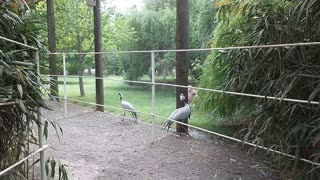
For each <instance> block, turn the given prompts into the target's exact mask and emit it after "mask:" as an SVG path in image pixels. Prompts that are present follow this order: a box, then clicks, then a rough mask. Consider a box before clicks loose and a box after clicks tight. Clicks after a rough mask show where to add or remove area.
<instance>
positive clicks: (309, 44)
mask: <svg viewBox="0 0 320 180" xmlns="http://www.w3.org/2000/svg"><path fill="white" fill-rule="evenodd" d="M314 45H320V42H306V43H288V44H270V45H258V46H234V47H233V46H231V47H217V48H199V49H176V50H142V51H107V52H82V53H78V52H70V53H62V52H55V53H48V54H125V53H151V52H154V53H156V52H193V51H213V50H217V51H219V50H233V49H257V48H276V47H292V46H314Z"/></svg>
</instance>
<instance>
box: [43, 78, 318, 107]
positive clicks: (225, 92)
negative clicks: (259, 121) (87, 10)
mask: <svg viewBox="0 0 320 180" xmlns="http://www.w3.org/2000/svg"><path fill="white" fill-rule="evenodd" d="M47 76H49V75H47ZM58 76H61V77H63V76H62V75H58ZM68 77H73V78H79V77H83V78H84V77H86V78H95V79H102V80H111V81H122V82H130V83H137V84H149V85H152V84H153V83H152V82H144V81H130V80H118V79H110V78H99V77H88V76H75V75H74V76H68ZM154 84H155V85H160V86H171V87H181V88H189V87H188V86H183V85H176V84H168V83H157V82H156V83H154ZM192 88H193V89H196V90H203V91H210V92H216V93H223V94H230V95H236V96H246V97H255V98H260V99H270V100H277V101H280V102H281V101H287V102H296V103H304V104H314V105H319V104H320V103H319V102H318V101H308V100H302V99H293V98H279V97H274V96H263V95H257V94H249V93H240V92H234V91H225V90H218V89H208V88H201V87H192Z"/></svg>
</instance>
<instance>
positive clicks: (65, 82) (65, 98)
mask: <svg viewBox="0 0 320 180" xmlns="http://www.w3.org/2000/svg"><path fill="white" fill-rule="evenodd" d="M62 60H63V89H64V91H63V94H64V118H67V117H68V104H67V103H68V101H67V68H66V54H65V53H63V54H62Z"/></svg>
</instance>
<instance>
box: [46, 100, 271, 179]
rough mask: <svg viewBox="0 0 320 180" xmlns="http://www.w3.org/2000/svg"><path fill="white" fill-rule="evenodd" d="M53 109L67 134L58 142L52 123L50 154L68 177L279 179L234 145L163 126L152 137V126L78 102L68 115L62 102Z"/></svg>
mask: <svg viewBox="0 0 320 180" xmlns="http://www.w3.org/2000/svg"><path fill="white" fill-rule="evenodd" d="M52 107H53V109H54V111H44V112H43V114H44V117H46V118H48V119H50V120H54V121H56V122H58V123H59V124H60V125H61V127H62V128H63V129H64V134H63V135H62V136H61V137H60V142H59V140H58V138H57V136H56V134H55V133H54V130H53V129H52V127H51V130H50V131H49V132H50V134H49V139H48V144H49V146H51V147H52V148H54V149H49V150H47V151H46V156H54V157H55V158H57V159H60V160H61V161H62V162H63V163H64V164H66V165H67V166H68V167H67V170H68V174H69V179H76V180H91V179H94V180H104V179H139V180H140V179H227V180H229V179H230V180H231V179H274V178H271V177H270V170H269V169H268V168H266V167H265V166H264V165H263V163H261V162H258V160H256V159H254V158H252V157H248V156H247V154H246V151H245V150H241V148H239V146H236V145H234V144H230V143H224V142H223V141H219V142H218V141H216V140H209V141H207V140H206V141H205V140H201V139H197V138H190V137H178V136H176V135H173V134H172V133H170V132H169V133H167V132H166V131H164V130H162V129H160V128H159V127H155V128H154V136H153V137H152V126H151V125H150V124H146V123H142V122H139V123H135V122H134V121H132V120H131V119H125V121H121V118H122V117H120V116H118V115H115V114H111V113H107V112H105V113H101V112H93V110H92V109H90V108H85V107H80V106H76V105H69V106H68V118H67V119H63V109H62V106H59V105H58V104H52ZM191 133H192V134H193V135H194V136H196V134H197V133H196V132H195V131H194V132H191ZM192 134H191V135H192ZM268 176H269V177H268Z"/></svg>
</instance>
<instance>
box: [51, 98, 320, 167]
mask: <svg viewBox="0 0 320 180" xmlns="http://www.w3.org/2000/svg"><path fill="white" fill-rule="evenodd" d="M55 97H56V96H55ZM56 98H60V99H63V98H61V97H56ZM68 100H70V101H74V102H80V103H85V104H90V105H98V106H104V107H108V108H112V109H118V110H123V109H122V108H117V107H114V106H106V105H100V104H96V103H90V102H86V101H80V100H74V99H68ZM129 112H130V111H129ZM136 112H137V113H140V114H146V115H150V116H152V115H153V116H155V117H158V118H161V119H166V120H170V121H173V122H175V123H178V124H181V125H185V126H188V127H191V128H194V129H198V130H200V131H204V132H207V133H210V134H213V135H216V136H220V137H223V138H226V139H229V140H232V141H236V142H241V143H244V144H247V145H249V146H252V147H256V148H259V149H263V150H266V151H267V152H269V151H271V152H274V153H277V154H280V155H283V156H287V157H290V158H294V159H298V160H300V161H303V162H306V163H310V164H312V165H316V166H320V163H317V162H314V161H311V160H308V159H305V158H297V157H296V156H293V155H291V154H288V153H284V152H281V151H278V150H274V149H271V148H267V147H264V146H260V145H258V144H254V143H250V142H247V141H243V140H240V139H236V138H233V137H230V136H227V135H223V134H220V133H216V132H213V131H209V130H207V129H203V128H200V127H197V126H193V125H190V124H186V123H183V122H181V121H176V120H173V119H169V118H167V117H164V116H160V115H157V114H152V113H146V112H141V111H136ZM158 127H159V126H158Z"/></svg>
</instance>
